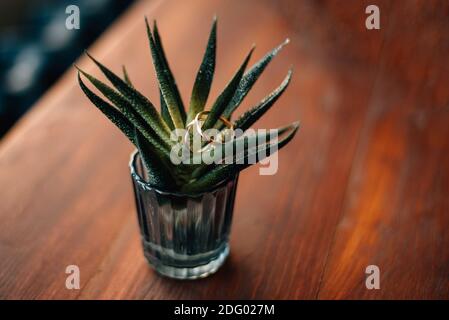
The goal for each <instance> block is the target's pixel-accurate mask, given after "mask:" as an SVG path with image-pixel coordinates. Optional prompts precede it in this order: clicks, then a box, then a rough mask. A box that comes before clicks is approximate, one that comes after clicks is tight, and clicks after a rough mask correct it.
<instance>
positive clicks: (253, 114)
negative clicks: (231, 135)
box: [235, 70, 293, 131]
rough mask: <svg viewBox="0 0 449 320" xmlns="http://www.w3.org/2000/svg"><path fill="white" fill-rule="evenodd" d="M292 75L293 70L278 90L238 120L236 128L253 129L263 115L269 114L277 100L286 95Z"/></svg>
mask: <svg viewBox="0 0 449 320" xmlns="http://www.w3.org/2000/svg"><path fill="white" fill-rule="evenodd" d="M292 73H293V72H292V70H289V71H288V74H287V76H286V77H285V79H284V80H283V81H282V83H281V85H280V86H279V87H277V88H276V90H274V91H273V92H271V93H270V94H269V95H268V96H266V97H265V98H264V99H263V100H262V101H261V102H260V103H259V104H258V105H256V106H255V107H253V108H251V109H250V110H248V111H247V112H245V113H244V114H243V115H242V116H240V118H238V119H237V121H236V122H235V128H239V129H242V130H243V131H245V130H247V129H248V128H249V127H251V126H252V125H253V124H254V123H255V122H256V121H257V120H259V118H260V117H262V115H263V114H264V113H265V112H267V111H268V110H269V109H270V108H271V106H273V104H274V103H275V102H276V101H277V99H279V97H280V96H281V95H282V93H284V91H285V89H287V87H288V85H289V83H290V80H291V77H292Z"/></svg>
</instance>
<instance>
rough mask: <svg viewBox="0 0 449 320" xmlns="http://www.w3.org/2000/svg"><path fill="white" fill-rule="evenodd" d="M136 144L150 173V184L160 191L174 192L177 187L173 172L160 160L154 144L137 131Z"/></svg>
mask: <svg viewBox="0 0 449 320" xmlns="http://www.w3.org/2000/svg"><path fill="white" fill-rule="evenodd" d="M134 133H135V136H136V144H137V148H138V149H139V155H140V156H141V158H142V160H143V163H144V164H145V167H146V168H147V173H148V182H149V183H150V184H151V185H153V186H156V187H157V188H158V189H163V190H172V189H173V188H174V187H175V186H176V182H175V179H174V178H173V177H172V175H171V174H170V172H171V170H170V169H169V168H167V167H166V165H165V164H164V162H163V161H162V160H161V159H160V157H159V154H158V153H157V151H156V150H155V149H154V148H153V146H152V144H151V143H150V142H149V141H148V140H146V139H145V137H144V136H143V135H142V133H141V132H140V131H138V130H135V132H134Z"/></svg>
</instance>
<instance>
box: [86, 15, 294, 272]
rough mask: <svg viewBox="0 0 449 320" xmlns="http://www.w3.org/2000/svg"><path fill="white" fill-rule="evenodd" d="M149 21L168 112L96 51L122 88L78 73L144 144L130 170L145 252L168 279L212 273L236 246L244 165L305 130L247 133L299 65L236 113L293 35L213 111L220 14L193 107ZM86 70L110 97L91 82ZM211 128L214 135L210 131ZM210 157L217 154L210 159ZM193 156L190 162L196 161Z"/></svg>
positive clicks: (236, 81)
mask: <svg viewBox="0 0 449 320" xmlns="http://www.w3.org/2000/svg"><path fill="white" fill-rule="evenodd" d="M145 22H146V27H147V32H148V38H149V43H150V50H151V55H152V58H153V64H154V67H155V70H156V75H157V79H158V83H159V90H160V104H161V105H160V110H161V111H160V113H159V112H157V110H156V108H155V107H154V105H153V104H152V103H151V102H150V101H149V100H148V99H147V98H146V97H145V96H143V95H142V94H141V93H140V92H139V91H138V90H137V89H136V88H135V87H134V85H133V83H132V82H131V81H130V79H129V77H128V74H127V72H126V70H125V68H123V78H122V77H119V76H117V75H116V74H114V73H113V72H112V71H111V70H109V69H108V68H107V67H105V66H104V65H103V64H101V63H100V62H98V61H97V60H95V59H94V58H92V57H91V56H90V55H89V54H88V55H89V57H90V58H91V59H92V60H93V61H94V62H95V64H96V65H97V66H98V67H99V69H100V70H101V71H102V73H103V74H104V75H105V76H106V78H107V79H108V80H109V81H110V82H111V84H112V87H110V86H108V85H106V84H105V83H103V82H101V81H100V80H98V79H97V78H95V77H93V76H92V75H90V74H88V73H86V72H84V71H82V70H81V69H79V68H78V70H79V72H78V80H79V84H80V86H81V89H82V90H83V92H84V93H85V94H86V96H87V97H88V98H89V99H90V101H91V102H92V103H93V105H95V106H96V107H97V108H98V109H99V110H100V111H101V112H103V113H104V114H105V115H106V117H108V118H109V120H110V121H112V122H113V123H114V124H115V125H116V126H117V127H118V128H119V129H120V130H121V131H122V132H123V133H124V134H125V135H126V136H127V137H128V139H129V140H130V141H131V142H132V143H133V144H134V145H135V146H136V148H137V150H136V151H135V152H134V153H133V155H132V156H131V162H130V170H131V178H132V182H133V186H134V194H135V199H136V205H137V213H138V221H139V226H140V231H141V236H142V243H143V248H144V253H145V256H146V258H147V260H148V261H149V263H150V265H151V266H153V267H154V268H155V269H156V270H157V271H158V272H159V273H161V274H163V275H166V276H168V277H173V278H179V279H195V278H199V277H205V276H207V275H208V274H211V273H213V272H215V271H216V270H217V269H218V268H219V267H220V266H221V265H222V263H223V262H224V260H225V258H226V256H227V255H228V253H229V244H228V238H229V231H230V226H231V220H232V214H233V207H234V199H235V194H236V188H237V180H238V175H239V172H240V171H241V170H243V169H245V168H247V167H248V166H250V165H251V164H253V163H255V162H257V161H260V160H262V159H264V158H265V157H267V156H270V155H271V154H273V153H274V152H276V151H277V150H278V149H279V148H282V147H283V146H285V145H286V144H287V143H288V142H289V141H290V140H291V139H292V138H293V136H294V135H295V133H296V131H297V129H298V123H296V122H295V123H293V124H291V125H289V126H287V127H284V128H280V129H276V130H270V133H269V134H268V133H267V132H265V131H264V132H262V133H252V134H246V132H247V131H248V129H249V128H250V126H251V125H252V124H253V123H254V122H256V121H257V120H258V119H259V118H260V117H261V116H262V115H263V114H264V113H265V112H266V111H267V110H268V109H269V108H270V107H271V106H272V105H273V104H274V103H275V101H276V100H277V99H278V98H279V97H280V96H281V94H282V93H283V92H284V90H285V89H286V88H287V86H288V84H289V82H290V79H291V74H292V72H291V70H290V71H289V72H288V74H287V76H286V78H285V79H284V81H283V82H282V83H281V85H280V86H279V87H278V88H277V89H275V90H274V91H273V92H272V93H270V94H269V95H268V96H266V97H265V98H264V99H263V100H262V101H261V102H260V103H259V104H257V105H256V106H254V107H252V108H251V109H249V111H247V112H246V113H244V114H243V115H242V116H240V117H239V118H238V119H237V120H236V121H234V122H231V121H230V120H229V119H230V118H231V116H232V114H233V112H234V111H235V110H236V108H237V107H238V106H239V105H240V103H241V102H242V100H243V99H244V97H245V96H246V94H247V93H248V91H249V90H250V89H251V87H252V86H253V84H254V83H255V82H256V80H257V79H258V77H259V76H260V74H261V73H262V72H263V71H264V69H265V68H266V66H267V65H268V64H269V62H270V61H271V60H272V58H273V57H274V56H275V55H276V54H277V53H278V52H279V50H280V49H281V48H282V47H283V46H284V45H285V44H286V43H287V42H288V40H287V41H285V42H284V43H283V44H281V45H280V46H278V47H276V48H275V49H273V50H272V51H271V52H269V53H268V54H266V55H265V56H264V57H263V58H262V59H261V60H260V61H258V62H257V63H256V64H255V65H254V66H252V67H251V68H250V69H249V70H248V71H246V72H245V69H246V67H247V64H248V62H249V60H250V57H251V54H252V52H253V49H254V48H252V49H251V50H250V52H249V54H248V55H247V57H246V58H245V60H244V62H243V63H242V65H241V66H240V67H239V68H238V70H237V71H236V73H235V75H234V76H233V77H232V79H231V80H230V81H229V83H228V84H227V86H226V87H225V89H224V90H223V91H222V93H221V94H220V95H219V96H218V97H217V99H216V100H215V101H214V102H213V103H212V104H211V107H210V110H209V111H204V110H205V106H206V101H207V99H208V95H209V91H210V88H211V83H212V78H213V75H214V69H215V55H216V26H217V23H216V19H214V21H213V25H212V29H211V32H210V36H209V40H208V43H207V47H206V51H205V54H204V57H203V60H202V63H201V65H200V67H199V71H198V73H197V75H196V80H195V83H194V87H193V90H192V95H191V99H190V103H189V108H188V111H187V112H186V111H185V109H184V104H183V101H182V99H181V96H180V94H179V91H178V89H177V86H176V83H175V80H174V77H173V74H172V72H171V71H170V68H169V65H168V62H167V59H166V56H165V54H164V50H163V47H162V43H161V38H160V35H159V32H158V28H157V25H156V23H154V26H153V30H151V29H150V26H149V24H148V21H147V20H146V19H145ZM81 76H84V77H85V78H87V79H88V80H89V81H90V82H91V84H92V85H93V86H94V87H96V89H97V90H98V91H99V92H101V94H102V95H103V96H104V97H105V98H107V100H109V101H107V100H105V99H104V98H102V97H100V96H98V95H97V94H96V93H94V92H93V91H92V90H91V89H89V88H88V87H87V86H86V85H85V83H84V82H83V80H82V77H81ZM180 131H181V133H182V134H181V135H180V134H179V132H180ZM207 131H212V133H214V134H209V133H208V134H207V135H206V132H207ZM237 132H240V133H237ZM273 132H274V133H275V135H274V136H275V139H273ZM180 137H181V138H180ZM194 137H199V138H200V143H199V144H195V143H194V141H195V140H194ZM192 141H193V142H192ZM176 146H177V147H178V149H176V148H175V147H176ZM218 151H220V152H218ZM229 151H231V152H229ZM222 152H224V153H222ZM180 154H181V155H180ZM205 154H207V155H208V156H209V159H212V160H213V161H212V162H210V161H209V162H207V163H206V162H202V161H201V159H202V156H203V155H205ZM223 154H224V156H223ZM186 155H187V156H188V157H187V158H189V159H190V160H188V161H186ZM176 157H178V158H177V159H178V160H176V159H175V158H176ZM250 159H252V161H249V160H250ZM195 160H200V161H195Z"/></svg>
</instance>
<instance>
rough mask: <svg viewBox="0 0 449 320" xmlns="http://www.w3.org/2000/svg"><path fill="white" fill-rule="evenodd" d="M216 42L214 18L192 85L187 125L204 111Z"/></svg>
mask: <svg viewBox="0 0 449 320" xmlns="http://www.w3.org/2000/svg"><path fill="white" fill-rule="evenodd" d="M216 42H217V19H216V18H214V21H213V23H212V29H211V31H210V35H209V40H208V42H207V47H206V52H205V53H204V57H203V61H202V62H201V65H200V68H199V70H198V73H197V75H196V79H195V84H194V85H193V90H192V96H191V98H190V106H189V113H188V116H187V123H189V122H190V121H192V120H193V119H194V118H195V116H196V115H197V114H198V113H199V112H201V111H203V110H204V106H205V105H206V101H207V98H208V97H209V92H210V87H211V85H212V79H213V77H214V72H215V55H216V47H217V44H216Z"/></svg>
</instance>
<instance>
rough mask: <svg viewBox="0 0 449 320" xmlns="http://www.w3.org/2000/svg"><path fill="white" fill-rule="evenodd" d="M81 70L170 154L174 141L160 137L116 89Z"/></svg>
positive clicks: (124, 113) (137, 125)
mask: <svg viewBox="0 0 449 320" xmlns="http://www.w3.org/2000/svg"><path fill="white" fill-rule="evenodd" d="M77 69H78V70H79V72H81V73H82V74H83V75H84V76H85V77H86V78H87V79H88V80H89V81H90V82H91V83H92V84H93V85H94V86H95V87H96V88H97V89H98V90H99V91H100V92H101V93H102V94H103V95H104V96H105V97H106V98H108V99H109V101H111V102H112V103H113V104H114V106H116V108H118V109H119V110H120V111H121V113H122V114H123V115H124V116H125V117H126V118H127V119H128V120H129V121H131V123H132V124H133V125H134V126H135V127H136V128H138V129H139V130H140V131H141V132H142V134H144V135H145V136H146V137H148V139H150V140H151V141H153V143H154V144H155V147H156V148H157V149H158V150H160V151H161V152H163V153H166V154H169V150H170V147H171V146H172V145H173V142H172V141H170V140H169V138H168V137H164V139H163V140H162V139H159V138H158V136H157V135H156V134H155V132H154V131H153V129H152V128H151V127H150V126H149V125H148V124H147V123H146V122H145V121H144V120H143V118H142V117H141V116H140V115H139V114H138V113H137V112H136V111H135V110H134V109H133V108H132V106H131V104H130V103H129V102H128V101H127V100H126V99H125V98H124V97H123V96H121V95H120V94H119V93H117V92H116V91H115V90H113V89H112V88H110V87H109V86H107V85H106V84H104V83H103V82H101V81H100V80H98V79H96V78H95V77H93V76H91V75H90V74H88V73H86V72H84V71H83V70H81V69H80V68H78V67H77Z"/></svg>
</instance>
